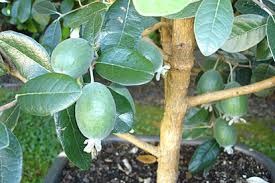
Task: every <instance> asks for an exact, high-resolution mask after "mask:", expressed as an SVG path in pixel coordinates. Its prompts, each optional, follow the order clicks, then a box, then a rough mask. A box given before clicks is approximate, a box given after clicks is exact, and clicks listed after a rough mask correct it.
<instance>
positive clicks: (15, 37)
mask: <svg viewBox="0 0 275 183" xmlns="http://www.w3.org/2000/svg"><path fill="white" fill-rule="evenodd" d="M0 48H2V49H3V51H4V52H5V54H6V55H7V56H8V57H9V59H10V62H11V63H9V64H11V65H14V66H15V67H16V69H17V70H18V71H19V72H20V74H21V75H22V76H23V77H25V78H26V79H31V78H34V77H37V76H39V75H41V74H45V73H47V72H49V71H50V70H51V66H50V63H49V60H50V58H49V55H48V53H47V51H46V50H45V49H44V48H43V47H42V46H41V45H40V44H39V43H37V42H36V41H35V40H33V39H32V38H30V37H28V36H26V35H24V34H21V33H17V32H13V31H4V32H1V33H0Z"/></svg>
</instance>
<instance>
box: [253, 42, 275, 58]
mask: <svg viewBox="0 0 275 183" xmlns="http://www.w3.org/2000/svg"><path fill="white" fill-rule="evenodd" d="M271 58H272V54H271V51H270V49H269V45H268V42H267V39H266V38H265V39H264V40H262V41H261V42H260V43H259V44H258V45H257V49H256V61H266V60H269V59H271Z"/></svg>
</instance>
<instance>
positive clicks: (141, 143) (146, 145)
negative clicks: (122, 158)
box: [114, 133, 159, 157]
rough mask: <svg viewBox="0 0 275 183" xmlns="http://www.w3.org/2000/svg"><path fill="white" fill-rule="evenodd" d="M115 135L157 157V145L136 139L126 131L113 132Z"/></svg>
mask: <svg viewBox="0 0 275 183" xmlns="http://www.w3.org/2000/svg"><path fill="white" fill-rule="evenodd" d="M114 135H116V136H117V137H119V138H121V139H124V140H126V141H128V142H130V143H132V144H134V145H135V146H137V147H139V148H141V149H142V150H144V151H147V152H149V153H151V154H152V155H154V156H156V157H159V150H158V147H157V146H154V145H151V144H149V143H147V142H144V141H142V140H140V139H138V138H137V137H135V136H133V135H131V134H128V133H125V134H118V133H117V134H114Z"/></svg>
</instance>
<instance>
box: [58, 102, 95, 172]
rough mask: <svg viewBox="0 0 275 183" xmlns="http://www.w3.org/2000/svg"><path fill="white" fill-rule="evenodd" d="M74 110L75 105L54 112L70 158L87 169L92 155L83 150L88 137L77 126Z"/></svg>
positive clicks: (80, 166)
mask: <svg viewBox="0 0 275 183" xmlns="http://www.w3.org/2000/svg"><path fill="white" fill-rule="evenodd" d="M74 111H75V105H73V106H71V107H69V108H68V109H65V110H63V111H61V112H59V113H55V114H54V121H55V126H56V132H57V137H58V139H59V141H60V143H61V145H62V148H63V150H64V151H65V153H66V155H67V157H68V158H69V160H70V161H72V162H73V163H74V164H75V165H76V166H77V167H79V168H81V169H85V170H87V169H88V168H89V167H90V164H91V155H90V154H88V153H86V152H84V151H83V149H84V148H85V145H84V143H83V142H84V141H85V139H86V138H85V137H84V136H83V135H82V134H81V132H80V131H79V129H78V127H77V124H76V120H75V112H74Z"/></svg>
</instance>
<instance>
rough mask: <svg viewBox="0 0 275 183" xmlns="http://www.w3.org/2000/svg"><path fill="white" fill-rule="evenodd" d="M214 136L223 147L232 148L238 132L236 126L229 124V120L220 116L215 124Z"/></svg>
mask: <svg viewBox="0 0 275 183" xmlns="http://www.w3.org/2000/svg"><path fill="white" fill-rule="evenodd" d="M213 129H214V137H215V139H216V141H217V142H218V144H219V145H220V146H221V147H224V148H226V149H229V148H231V147H232V146H234V145H235V144H236V142H237V132H236V129H235V128H234V126H229V125H228V122H227V121H225V120H224V119H222V118H218V119H216V121H215V124H214V128H213Z"/></svg>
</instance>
